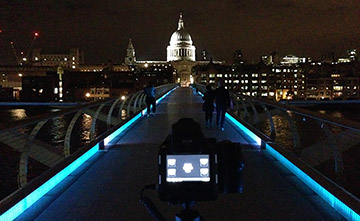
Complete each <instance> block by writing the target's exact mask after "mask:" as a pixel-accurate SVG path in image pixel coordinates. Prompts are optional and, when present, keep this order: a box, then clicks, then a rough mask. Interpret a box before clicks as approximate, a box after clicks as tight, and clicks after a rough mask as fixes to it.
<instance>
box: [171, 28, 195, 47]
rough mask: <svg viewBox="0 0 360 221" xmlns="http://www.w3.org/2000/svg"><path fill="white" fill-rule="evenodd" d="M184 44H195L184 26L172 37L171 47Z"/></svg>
mask: <svg viewBox="0 0 360 221" xmlns="http://www.w3.org/2000/svg"><path fill="white" fill-rule="evenodd" d="M184 43H185V44H190V45H192V43H193V42H192V40H191V36H190V34H189V33H188V32H187V31H186V30H185V29H184V26H182V27H181V28H180V29H178V30H176V31H175V32H174V33H173V34H172V35H171V38H170V45H181V44H184Z"/></svg>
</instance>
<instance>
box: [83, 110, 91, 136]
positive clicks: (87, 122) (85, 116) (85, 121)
mask: <svg viewBox="0 0 360 221" xmlns="http://www.w3.org/2000/svg"><path fill="white" fill-rule="evenodd" d="M91 121H92V117H91V116H90V115H88V114H83V118H82V120H81V128H82V133H81V134H82V136H81V138H82V139H83V140H86V141H89V140H90V130H89V129H90V127H91ZM86 129H88V130H86Z"/></svg>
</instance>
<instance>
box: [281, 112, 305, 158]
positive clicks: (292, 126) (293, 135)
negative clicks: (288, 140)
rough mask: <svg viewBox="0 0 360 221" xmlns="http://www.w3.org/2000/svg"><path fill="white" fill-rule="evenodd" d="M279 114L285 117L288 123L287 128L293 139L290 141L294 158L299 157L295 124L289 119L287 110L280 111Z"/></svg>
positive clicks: (299, 151)
mask: <svg viewBox="0 0 360 221" xmlns="http://www.w3.org/2000/svg"><path fill="white" fill-rule="evenodd" d="M281 113H282V115H283V116H284V117H285V119H286V120H287V122H288V123H289V127H290V130H291V134H292V138H293V139H292V140H293V148H294V150H293V152H294V153H295V154H296V156H300V155H301V147H300V138H299V133H298V129H297V127H296V124H295V122H294V120H293V119H292V118H291V117H290V115H289V113H288V112H287V110H281Z"/></svg>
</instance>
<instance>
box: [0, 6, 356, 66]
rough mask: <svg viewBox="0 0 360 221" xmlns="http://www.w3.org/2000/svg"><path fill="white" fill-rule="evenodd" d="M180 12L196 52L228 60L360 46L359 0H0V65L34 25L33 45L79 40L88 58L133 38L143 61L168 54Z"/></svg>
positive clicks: (118, 51)
mask: <svg viewBox="0 0 360 221" xmlns="http://www.w3.org/2000/svg"><path fill="white" fill-rule="evenodd" d="M180 12H182V13H183V18H184V23H185V29H186V30H187V31H188V32H189V33H190V35H191V37H192V40H193V41H194V45H195V47H196V50H197V54H198V55H199V54H200V51H201V50H202V49H207V50H208V51H209V52H210V54H211V55H212V57H213V58H214V59H215V60H226V61H227V62H229V63H231V62H232V53H233V52H234V51H235V50H237V49H240V50H242V51H243V55H244V58H245V59H246V60H247V61H249V62H250V63H251V62H257V61H258V60H259V57H260V56H261V55H263V54H269V53H271V52H272V51H275V50H277V51H279V53H280V55H286V54H295V55H299V56H310V57H312V58H313V59H317V58H319V57H320V56H321V55H322V54H326V53H329V52H332V51H333V52H335V53H336V55H338V56H343V55H344V53H345V51H346V50H347V49H351V48H357V49H358V50H360V2H359V0H246V1H245V0H222V1H213V0H183V1H172V0H167V1H159V0H158V1H140V0H127V1H125V0H102V1H98V0H76V1H75V0H73V1H70V0H26V1H25V0H23V1H19V0H0V29H1V30H2V32H1V33H0V64H4V63H7V64H15V58H14V55H13V53H12V51H11V47H10V41H14V42H15V44H16V46H17V50H20V49H23V50H24V51H25V53H26V52H27V50H28V49H29V47H30V44H31V41H32V33H33V32H34V31H38V32H40V38H39V39H37V40H36V42H35V44H34V48H42V49H43V51H44V52H49V53H51V52H54V53H68V51H69V48H70V47H79V48H80V49H82V50H83V51H84V55H85V63H87V64H93V63H97V64H99V63H107V61H108V60H109V59H111V60H112V61H113V62H114V63H122V62H123V61H124V57H125V53H126V47H127V44H128V40H129V38H132V40H133V44H134V46H135V49H136V56H137V58H138V60H166V47H167V46H168V44H169V40H170V36H171V34H172V33H173V32H174V31H175V30H176V29H177V22H178V19H179V13H180Z"/></svg>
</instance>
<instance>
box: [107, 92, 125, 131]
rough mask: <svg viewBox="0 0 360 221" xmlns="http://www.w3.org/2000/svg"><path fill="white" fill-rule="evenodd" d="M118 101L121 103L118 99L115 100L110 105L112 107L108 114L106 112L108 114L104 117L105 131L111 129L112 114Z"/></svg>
mask: <svg viewBox="0 0 360 221" xmlns="http://www.w3.org/2000/svg"><path fill="white" fill-rule="evenodd" d="M120 101H121V99H120V98H119V99H116V100H115V101H114V102H113V103H112V105H111V107H110V110H109V112H108V114H107V117H106V127H107V129H109V128H110V127H111V120H112V113H113V111H114V109H115V107H116V105H117V104H118V103H119V102H120Z"/></svg>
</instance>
